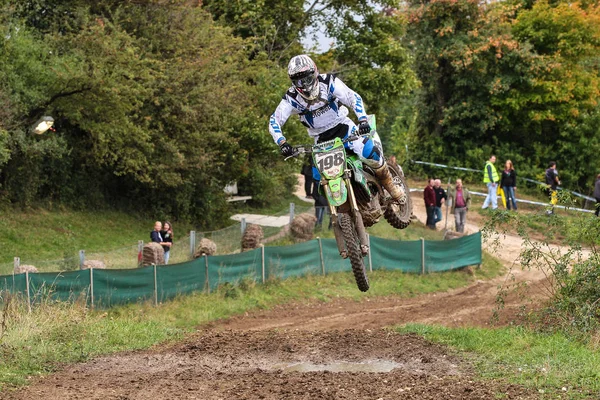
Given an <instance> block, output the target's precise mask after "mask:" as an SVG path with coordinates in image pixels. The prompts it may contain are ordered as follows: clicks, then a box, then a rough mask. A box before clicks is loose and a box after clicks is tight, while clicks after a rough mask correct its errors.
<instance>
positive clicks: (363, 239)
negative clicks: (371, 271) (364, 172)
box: [329, 172, 369, 258]
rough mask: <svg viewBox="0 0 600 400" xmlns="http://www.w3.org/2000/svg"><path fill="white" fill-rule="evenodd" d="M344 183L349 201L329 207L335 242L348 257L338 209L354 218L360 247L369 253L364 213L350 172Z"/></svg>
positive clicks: (341, 253) (362, 250) (364, 252)
mask: <svg viewBox="0 0 600 400" xmlns="http://www.w3.org/2000/svg"><path fill="white" fill-rule="evenodd" d="M344 183H345V184H346V188H347V190H348V201H346V203H344V204H342V205H341V206H340V207H338V208H336V207H334V206H332V205H329V209H330V211H331V216H332V218H333V233H334V234H335V242H336V244H337V247H338V251H339V252H340V255H341V256H342V258H346V257H348V253H347V252H346V244H345V242H344V234H343V232H342V228H341V227H340V225H339V223H338V219H337V216H338V211H339V212H340V213H349V214H350V215H351V216H352V217H353V218H352V219H353V221H354V227H355V229H356V233H357V234H358V239H359V240H360V248H361V252H362V254H363V255H367V253H368V252H369V240H368V239H367V231H366V229H365V225H364V223H363V219H362V215H361V214H360V211H359V209H358V204H357V203H356V197H355V196H354V188H353V187H352V184H351V182H350V178H349V176H348V173H347V172H346V174H345V176H344Z"/></svg>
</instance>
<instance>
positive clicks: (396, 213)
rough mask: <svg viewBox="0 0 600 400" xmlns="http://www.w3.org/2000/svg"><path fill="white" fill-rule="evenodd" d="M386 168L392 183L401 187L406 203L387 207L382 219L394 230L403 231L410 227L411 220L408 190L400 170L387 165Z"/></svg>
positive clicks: (410, 200) (394, 166) (410, 201)
mask: <svg viewBox="0 0 600 400" xmlns="http://www.w3.org/2000/svg"><path fill="white" fill-rule="evenodd" d="M388 168H389V170H390V174H392V178H393V179H394V182H395V183H396V182H397V183H398V184H399V185H401V186H402V187H403V189H404V191H405V193H406V202H405V203H404V204H401V205H398V204H394V205H388V206H387V207H386V209H385V213H384V214H383V217H384V218H385V220H386V221H387V222H388V223H389V224H390V225H391V226H393V227H394V228H396V229H404V228H406V227H408V226H409V225H410V222H411V219H410V216H411V214H412V199H411V197H410V190H409V189H408V186H407V185H406V181H405V180H404V176H402V174H401V173H400V169H399V168H398V167H397V166H396V165H389V164H388Z"/></svg>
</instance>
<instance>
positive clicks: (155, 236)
mask: <svg viewBox="0 0 600 400" xmlns="http://www.w3.org/2000/svg"><path fill="white" fill-rule="evenodd" d="M162 232H163V226H162V222H160V221H156V222H155V223H154V230H153V231H152V232H150V241H152V242H154V243H158V244H160V245H161V246H162V247H163V250H164V248H165V246H169V247H170V246H171V243H169V242H165V240H164V238H163V237H162ZM165 257H167V256H166V252H165Z"/></svg>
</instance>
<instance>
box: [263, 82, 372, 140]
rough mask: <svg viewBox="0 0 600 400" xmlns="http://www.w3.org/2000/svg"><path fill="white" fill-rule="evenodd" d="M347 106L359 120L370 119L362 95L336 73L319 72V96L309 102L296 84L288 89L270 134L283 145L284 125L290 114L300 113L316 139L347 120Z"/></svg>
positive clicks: (309, 132)
mask: <svg viewBox="0 0 600 400" xmlns="http://www.w3.org/2000/svg"><path fill="white" fill-rule="evenodd" d="M340 103H341V104H340ZM345 106H347V107H350V108H351V109H352V110H353V111H354V113H355V114H356V116H357V117H358V120H359V121H362V120H366V119H367V114H366V112H365V107H364V105H363V101H362V98H361V97H360V95H359V94H358V93H356V92H355V91H353V90H352V89H350V88H349V87H348V86H346V85H345V84H344V82H342V81H341V80H340V79H337V78H336V77H335V76H333V75H330V74H321V75H319V97H318V98H317V99H316V100H313V101H310V102H309V101H307V100H306V99H305V98H303V97H302V96H300V95H299V94H298V92H296V89H294V87H293V86H292V87H290V88H289V89H288V91H287V92H286V93H285V95H283V98H282V99H281V102H279V105H278V106H277V109H276V110H275V112H274V113H273V115H271V120H270V122H269V133H270V134H271V136H273V140H274V141H275V143H277V144H280V143H281V142H282V141H283V140H285V137H284V136H283V133H282V131H281V127H282V126H283V125H284V124H285V122H286V121H287V120H288V118H289V117H290V115H292V114H297V115H299V116H300V121H301V122H302V124H304V126H306V128H308V134H309V135H310V136H311V137H313V138H316V137H318V136H319V135H320V134H321V133H323V132H325V131H326V130H328V129H331V128H333V127H335V126H337V125H339V124H341V123H343V122H344V121H345V120H346V117H347V116H348V109H347V108H346V107H345Z"/></svg>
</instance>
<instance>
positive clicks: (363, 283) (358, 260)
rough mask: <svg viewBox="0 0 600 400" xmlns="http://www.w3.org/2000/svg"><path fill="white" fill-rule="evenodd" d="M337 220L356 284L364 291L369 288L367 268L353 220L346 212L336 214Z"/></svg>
mask: <svg viewBox="0 0 600 400" xmlns="http://www.w3.org/2000/svg"><path fill="white" fill-rule="evenodd" d="M338 222H339V224H340V228H341V230H342V233H343V234H344V242H346V250H347V251H348V257H349V258H350V264H351V265H352V272H353V273H354V279H356V285H357V286H358V289H359V290H360V291H361V292H366V291H367V290H369V278H367V270H366V269H365V264H364V262H363V257H362V253H361V251H360V240H359V238H358V234H357V233H356V229H355V228H354V222H352V217H351V216H350V214H346V213H340V214H338Z"/></svg>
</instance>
